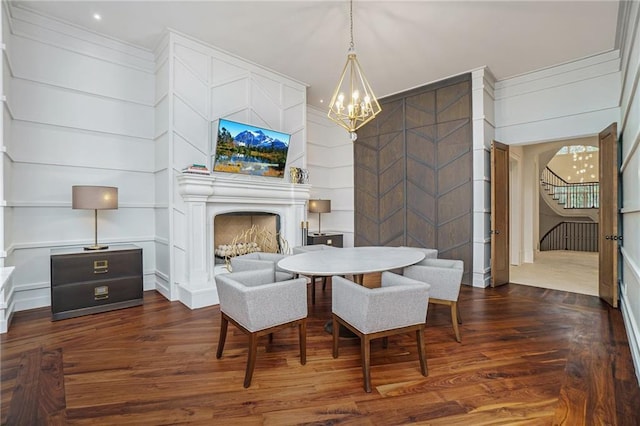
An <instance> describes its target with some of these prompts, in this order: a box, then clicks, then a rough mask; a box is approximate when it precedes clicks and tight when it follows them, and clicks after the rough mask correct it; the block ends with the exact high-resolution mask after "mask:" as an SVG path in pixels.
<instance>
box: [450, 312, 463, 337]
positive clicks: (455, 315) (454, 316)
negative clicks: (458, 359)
mask: <svg viewBox="0 0 640 426" xmlns="http://www.w3.org/2000/svg"><path fill="white" fill-rule="evenodd" d="M451 323H452V324H453V331H454V333H456V340H457V341H458V343H460V342H461V341H462V340H461V339H460V330H459V329H458V303H457V302H451Z"/></svg>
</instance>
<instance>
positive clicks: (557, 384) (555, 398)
mask: <svg viewBox="0 0 640 426" xmlns="http://www.w3.org/2000/svg"><path fill="white" fill-rule="evenodd" d="M144 301H145V303H144V305H142V306H137V307H132V308H128V309H123V310H119V311H110V312H105V313H101V314H95V315H89V316H84V317H77V318H71V319H67V320H63V321H56V322H52V321H51V320H50V311H49V310H48V309H37V310H33V311H25V312H18V313H16V314H15V316H14V319H13V322H12V325H11V328H10V330H9V332H8V333H6V334H4V335H2V336H0V344H1V345H2V353H1V362H2V366H1V372H0V377H1V378H2V384H1V387H0V390H1V391H2V394H1V395H0V403H1V404H2V405H1V407H2V408H1V411H0V421H1V422H2V424H38V421H39V420H38V419H37V418H36V419H35V420H34V415H36V416H37V414H34V413H37V412H41V413H43V412H44V413H45V415H44V416H41V419H44V418H45V417H46V421H47V422H48V424H74V425H85V424H124V425H127V424H130V425H156V424H196V425H197V424H202V425H208V424H249V425H252V424H255V425H258V424H260V425H262V424H277V425H282V424H285V425H286V424H307V423H308V424H337V423H340V424H358V425H362V424H364V425H367V424H371V425H381V424H425V425H426V424H429V425H431V424H433V425H436V424H446V425H470V424H473V425H483V424H486V425H495V424H509V425H513V424H527V425H531V424H533V425H536V424H545V425H548V424H570V425H581V424H595V423H593V422H594V421H595V422H599V423H600V424H620V425H637V424H640V413H639V412H638V409H637V407H638V401H639V400H640V389H639V388H638V383H637V377H636V375H635V371H634V368H633V363H632V359H631V355H630V350H629V347H628V342H627V338H626V333H625V331H624V323H623V321H622V317H621V315H620V311H617V310H612V309H610V308H608V307H607V306H604V305H603V304H601V303H600V301H599V300H598V299H597V298H593V297H582V296H576V295H570V294H567V293H564V292H559V291H554V290H545V289H535V288H532V287H527V286H518V285H513V284H509V285H507V286H503V287H500V288H496V289H478V288H472V287H466V286H463V288H462V290H461V295H460V302H459V305H460V310H461V316H462V319H463V323H462V324H461V325H460V331H461V337H462V343H458V342H456V341H455V338H454V337H453V332H452V328H451V322H450V321H451V319H450V314H449V312H448V309H438V307H436V308H435V309H432V308H433V306H431V307H430V308H429V309H430V312H429V319H428V325H427V329H426V331H425V335H424V336H425V342H426V353H427V363H428V367H429V375H428V377H423V376H422V375H421V374H420V364H419V361H418V356H417V351H416V348H415V336H412V335H409V334H407V335H398V336H394V337H392V338H390V339H389V346H388V348H386V349H385V348H383V347H382V344H381V342H379V341H374V342H372V346H371V364H372V367H371V380H372V386H373V392H371V393H370V394H368V393H365V392H364V391H363V389H362V370H361V360H360V347H359V341H358V340H357V339H351V340H349V339H343V340H342V341H341V343H340V357H339V358H337V359H334V358H333V357H332V351H331V336H330V335H329V334H327V333H326V332H325V331H324V329H323V327H324V323H325V322H326V321H327V319H329V318H330V316H331V286H330V285H329V286H328V287H327V289H326V291H324V292H323V291H320V290H318V291H317V301H316V305H310V306H309V317H308V324H307V364H306V365H300V358H299V350H298V337H297V330H296V329H295V328H291V329H284V330H282V331H280V332H278V333H276V335H275V336H274V340H273V342H272V343H269V342H268V339H267V338H266V337H265V338H264V339H261V340H260V341H259V343H258V357H257V361H256V370H255V373H254V377H253V382H252V385H251V387H250V388H248V389H245V388H243V386H242V382H243V378H244V370H245V367H246V362H247V339H246V336H245V335H244V334H243V333H241V332H239V331H238V330H235V329H234V328H233V327H230V329H229V334H228V337H227V342H226V346H225V350H224V354H223V357H222V358H221V359H216V357H215V352H216V345H217V338H218V333H219V328H220V311H219V308H218V307H207V308H202V309H197V310H190V309H188V308H186V307H185V306H184V305H182V304H180V303H178V302H169V301H167V300H166V299H164V298H163V297H162V296H161V295H159V294H157V293H155V292H145V295H144ZM27 395H36V396H35V397H34V398H35V400H36V401H37V402H33V403H32V402H30V400H29V399H28V398H30V397H27ZM34 404H35V405H34ZM14 407H15V408H14ZM33 421H35V423H33ZM611 421H615V422H616V423H611ZM607 422H609V423H607Z"/></svg>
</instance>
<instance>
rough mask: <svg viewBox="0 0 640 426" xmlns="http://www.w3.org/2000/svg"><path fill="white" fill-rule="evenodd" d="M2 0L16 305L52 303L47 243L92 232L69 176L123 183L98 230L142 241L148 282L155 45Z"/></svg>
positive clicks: (81, 239) (107, 237)
mask: <svg viewBox="0 0 640 426" xmlns="http://www.w3.org/2000/svg"><path fill="white" fill-rule="evenodd" d="M3 6H4V7H5V9H4V10H3V11H8V12H10V13H11V16H10V17H8V21H9V22H10V28H11V31H9V33H7V31H4V32H3V37H8V39H9V40H10V43H9V45H8V48H7V50H6V55H5V57H6V61H5V62H6V63H5V64H4V65H3V70H8V72H9V73H10V76H8V77H9V82H8V84H5V85H4V86H5V87H10V96H8V97H7V101H6V110H7V111H9V114H8V115H9V120H10V122H11V126H10V128H9V129H8V131H7V132H3V135H4V137H5V139H7V140H8V142H9V143H8V144H7V143H6V142H5V146H6V147H7V150H6V154H5V161H3V164H10V176H7V174H6V173H3V179H4V183H3V184H4V187H5V188H7V185H9V186H8V188H9V192H10V195H9V197H7V198H5V199H6V202H7V204H8V206H10V209H12V210H13V211H14V213H13V214H11V215H9V216H8V217H7V216H5V217H4V227H5V228H6V229H10V230H11V239H10V240H9V244H10V246H11V249H10V252H11V253H10V254H9V260H10V261H11V263H12V264H13V265H14V266H15V267H16V268H15V271H14V275H13V283H14V288H15V306H16V309H29V308H35V307H40V306H46V305H47V304H49V303H50V300H49V299H50V297H49V291H50V290H49V285H50V284H49V251H50V249H51V248H55V247H60V246H75V245H85V244H88V243H90V242H92V241H93V215H92V214H90V213H91V212H88V211H84V210H72V209H71V186H72V185H75V184H88V185H92V184H99V185H113V186H117V187H118V188H119V204H120V208H119V209H118V210H110V211H104V212H99V214H98V238H99V240H100V241H102V242H107V243H109V244H120V243H131V242H133V243H137V244H139V245H141V246H143V247H144V251H145V256H144V270H145V274H146V277H145V282H146V284H145V287H146V288H149V287H151V288H153V287H154V285H153V279H152V278H153V275H154V274H155V272H154V271H155V262H154V255H153V250H154V247H153V243H152V242H153V241H154V239H155V230H154V225H153V224H154V216H155V215H154V204H155V199H154V190H153V188H154V186H155V182H154V179H153V171H154V168H155V165H154V162H155V161H154V140H153V136H154V103H155V100H154V88H155V79H154V68H155V64H154V58H153V55H152V54H151V52H148V51H146V50H143V49H139V48H135V47H133V46H130V45H126V44H124V43H119V42H117V41H114V40H113V39H109V38H105V37H103V36H100V35H98V34H95V33H91V32H89V31H85V30H83V29H80V28H79V27H75V26H70V25H67V24H65V23H63V22H61V21H58V20H53V19H49V18H47V17H46V16H43V15H38V14H33V13H31V12H29V11H25V10H16V9H12V8H11V6H10V5H8V4H6V3H3ZM5 22H6V20H5ZM6 117H7V114H6V113H5V114H3V118H4V121H6ZM7 159H8V160H7ZM4 241H5V242H7V239H6V238H5V239H4ZM150 278H151V279H150Z"/></svg>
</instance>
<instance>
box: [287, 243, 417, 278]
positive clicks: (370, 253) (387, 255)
mask: <svg viewBox="0 0 640 426" xmlns="http://www.w3.org/2000/svg"><path fill="white" fill-rule="evenodd" d="M424 256H425V254H424V253H423V252H422V251H420V250H414V249H411V248H409V247H348V248H338V249H335V250H318V251H310V252H307V253H302V254H296V255H293V256H287V257H285V258H284V259H282V260H280V261H279V262H278V266H279V267H280V268H282V269H284V270H286V271H290V272H294V273H297V274H302V275H308V276H316V277H323V276H324V277H326V276H331V275H363V274H369V273H373V272H381V271H388V270H390V269H396V268H403V267H405V266H409V265H413V264H415V263H418V262H420V261H421V260H422V259H424Z"/></svg>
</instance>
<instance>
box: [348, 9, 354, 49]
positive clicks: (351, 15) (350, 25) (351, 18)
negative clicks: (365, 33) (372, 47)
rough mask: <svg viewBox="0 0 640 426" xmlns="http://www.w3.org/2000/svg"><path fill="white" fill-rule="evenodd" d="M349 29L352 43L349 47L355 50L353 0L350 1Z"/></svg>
mask: <svg viewBox="0 0 640 426" xmlns="http://www.w3.org/2000/svg"><path fill="white" fill-rule="evenodd" d="M349 31H350V33H351V43H349V47H350V48H351V50H353V48H354V44H353V0H351V1H350V2H349Z"/></svg>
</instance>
